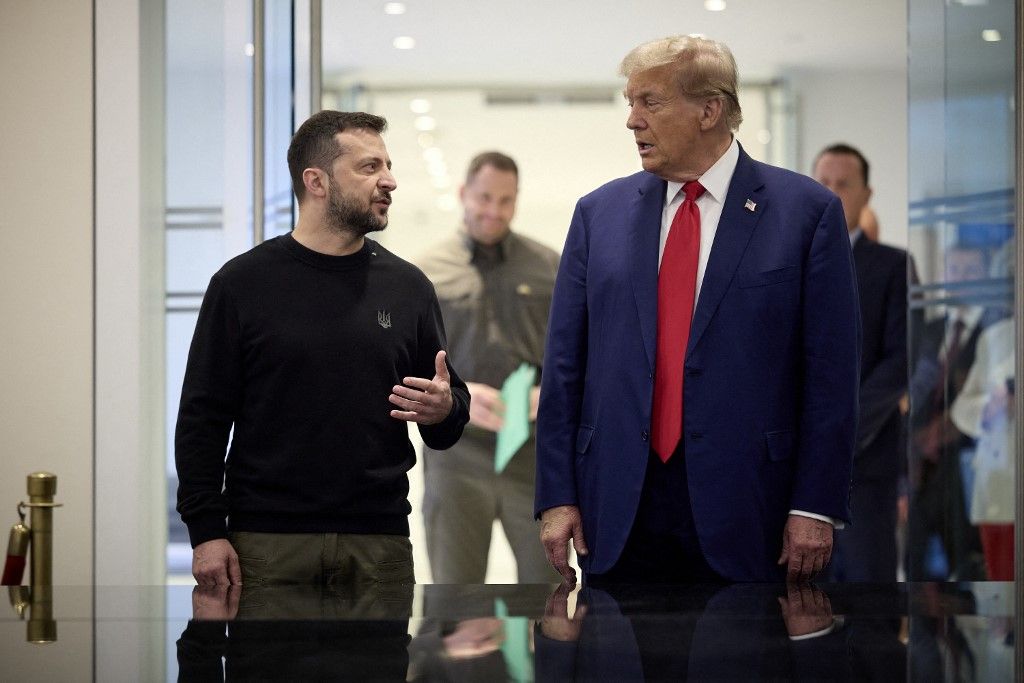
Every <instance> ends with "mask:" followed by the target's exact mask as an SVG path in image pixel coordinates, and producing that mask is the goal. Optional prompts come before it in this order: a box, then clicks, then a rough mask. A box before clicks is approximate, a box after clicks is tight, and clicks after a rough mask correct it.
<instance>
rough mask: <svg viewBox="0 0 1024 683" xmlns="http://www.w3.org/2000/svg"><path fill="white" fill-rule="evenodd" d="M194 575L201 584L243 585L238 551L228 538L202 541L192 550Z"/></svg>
mask: <svg viewBox="0 0 1024 683" xmlns="http://www.w3.org/2000/svg"><path fill="white" fill-rule="evenodd" d="M192 576H194V577H195V578H196V583H198V584H199V585H200V586H222V585H225V586H226V585H228V584H230V585H233V586H234V585H241V584H242V568H241V567H239V566H238V553H236V552H235V549H234V548H232V547H231V543H230V542H228V539H226V538H215V539H213V540H212V541H207V542H206V543H200V544H199V545H197V546H196V547H195V548H193V550H192Z"/></svg>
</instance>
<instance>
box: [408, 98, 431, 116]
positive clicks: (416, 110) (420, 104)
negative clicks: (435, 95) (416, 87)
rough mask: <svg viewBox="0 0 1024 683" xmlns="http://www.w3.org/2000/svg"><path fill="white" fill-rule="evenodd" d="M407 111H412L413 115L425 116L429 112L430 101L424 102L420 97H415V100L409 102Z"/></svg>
mask: <svg viewBox="0 0 1024 683" xmlns="http://www.w3.org/2000/svg"><path fill="white" fill-rule="evenodd" d="M409 109H411V110H412V113H413V114H426V113H427V112H428V111H430V100H425V99H423V98H422V97H417V98H416V99H414V100H412V101H411V102H409Z"/></svg>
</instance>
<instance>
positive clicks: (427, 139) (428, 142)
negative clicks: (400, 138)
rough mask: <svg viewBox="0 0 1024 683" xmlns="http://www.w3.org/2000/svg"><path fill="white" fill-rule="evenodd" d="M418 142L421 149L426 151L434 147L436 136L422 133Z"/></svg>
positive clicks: (418, 137) (417, 138)
mask: <svg viewBox="0 0 1024 683" xmlns="http://www.w3.org/2000/svg"><path fill="white" fill-rule="evenodd" d="M416 142H418V143H419V144H420V147H423V148H424V149H426V148H427V147H433V146H434V136H433V135H431V134H430V133H420V134H419V135H417V136H416Z"/></svg>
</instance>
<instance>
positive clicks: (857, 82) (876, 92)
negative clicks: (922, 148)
mask: <svg viewBox="0 0 1024 683" xmlns="http://www.w3.org/2000/svg"><path fill="white" fill-rule="evenodd" d="M785 78H786V79H787V80H788V81H789V83H790V84H791V86H792V88H793V91H794V94H795V95H796V99H797V135H796V138H797V141H798V153H797V159H798V160H799V165H798V167H797V168H795V169H793V170H795V171H799V172H800V173H806V174H810V173H811V164H812V163H813V162H814V157H815V156H816V155H817V153H818V152H819V151H820V150H821V149H822V148H823V147H826V146H827V145H830V144H833V143H836V142H845V143H848V144H850V145H853V146H854V147H856V148H857V149H859V150H860V151H861V152H862V153H863V154H864V156H865V157H867V160H868V163H869V164H870V165H871V171H870V174H871V177H870V183H871V187H872V188H873V189H874V195H873V197H872V199H871V206H872V207H873V208H874V209H875V212H876V213H877V214H878V222H879V225H880V226H881V229H880V239H881V241H882V242H885V243H887V244H892V245H896V246H900V247H905V246H906V244H907V72H906V70H905V69H901V70H898V71H863V70H859V71H858V70H854V69H850V70H847V71H809V70H799V71H793V72H791V73H789V74H786V75H785Z"/></svg>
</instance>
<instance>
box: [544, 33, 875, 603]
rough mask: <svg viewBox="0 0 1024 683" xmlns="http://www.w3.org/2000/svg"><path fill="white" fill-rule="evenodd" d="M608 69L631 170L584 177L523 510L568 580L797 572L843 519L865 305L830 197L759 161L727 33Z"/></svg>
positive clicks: (643, 49)
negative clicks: (621, 79)
mask: <svg viewBox="0 0 1024 683" xmlns="http://www.w3.org/2000/svg"><path fill="white" fill-rule="evenodd" d="M621 72H622V74H623V75H624V76H626V77H627V79H628V81H627V84H626V89H625V93H624V94H625V96H626V100H627V102H628V104H629V106H630V110H631V111H630V114H629V117H628V119H627V122H626V126H627V127H628V128H629V129H630V130H632V131H633V134H634V137H635V140H636V144H637V150H638V152H639V154H640V158H641V163H642V165H643V168H644V170H643V171H642V172H640V173H637V174H635V175H632V176H629V177H627V178H621V179H618V180H614V181H612V182H610V183H608V184H606V185H604V186H602V187H600V188H598V189H597V190H595V191H594V192H592V193H590V194H589V195H587V196H585V197H583V198H582V199H581V200H580V201H579V203H578V204H577V206H576V211H575V214H574V216H573V219H572V224H571V226H570V228H569V234H568V237H567V238H566V243H565V249H564V251H563V253H562V260H561V265H560V266H559V271H558V278H557V281H556V284H555V293H554V300H553V303H552V308H551V322H550V325H549V328H548V340H547V347H546V352H545V363H544V376H543V378H542V385H541V402H540V412H539V416H538V430H537V431H538V437H537V496H536V504H535V508H536V514H537V516H538V517H539V518H540V519H541V541H542V543H543V544H544V546H545V549H546V551H547V554H548V557H549V560H550V561H551V563H552V565H553V566H554V567H555V569H557V570H558V571H559V572H560V573H561V574H562V576H563V577H564V579H565V580H566V581H567V582H572V581H575V572H574V571H573V569H572V568H571V567H570V566H569V565H568V561H567V555H568V552H567V550H568V542H569V540H570V539H572V541H573V545H574V547H575V549H576V551H577V554H578V555H579V556H580V563H581V567H582V569H583V572H584V574H585V576H586V580H587V581H590V582H595V583H600V582H609V583H610V582H617V581H628V582H637V581H643V582H649V581H659V582H679V581H721V580H729V581H774V580H779V579H781V578H783V576H786V577H787V578H789V579H792V580H806V579H809V578H811V577H813V576H814V575H815V574H817V573H818V572H820V571H821V570H822V568H823V567H824V566H825V565H826V564H827V563H828V560H829V556H830V552H831V548H832V534H833V527H834V526H836V525H840V524H842V523H844V522H846V521H848V520H849V488H850V470H851V462H852V458H853V446H854V436H855V432H856V421H857V388H858V377H859V357H860V349H859V335H860V327H859V319H860V315H859V311H858V304H857V293H856V285H855V276H854V271H853V262H852V259H851V255H850V243H849V239H848V237H847V231H846V223H845V221H844V218H843V209H842V205H841V203H840V200H839V199H838V198H837V197H836V196H835V195H834V194H832V193H831V192H829V191H828V190H827V189H825V188H824V187H822V186H821V185H819V184H818V183H816V182H814V181H813V180H811V179H809V178H807V177H804V176H801V175H798V174H795V173H791V172H788V171H784V170H782V169H778V168H773V167H771V166H767V165H765V164H761V163H758V162H756V161H753V160H752V159H751V158H750V157H749V156H747V154H746V153H745V152H744V151H743V150H742V148H741V147H740V146H739V144H738V143H737V141H736V139H735V137H734V135H733V131H735V130H736V129H737V127H738V126H739V123H740V121H741V120H742V114H741V111H740V106H739V101H738V99H737V95H736V84H737V74H736V64H735V61H734V59H733V57H732V55H731V53H730V52H729V50H728V48H727V47H725V46H724V45H722V44H721V43H717V42H714V41H710V40H706V39H703V38H698V37H689V36H676V37H670V38H665V39H662V40H657V41H654V42H651V43H647V44H644V45H641V46H639V47H637V48H636V49H634V50H633V51H632V52H630V54H629V55H627V56H626V58H625V59H624V60H623V62H622V65H621Z"/></svg>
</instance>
